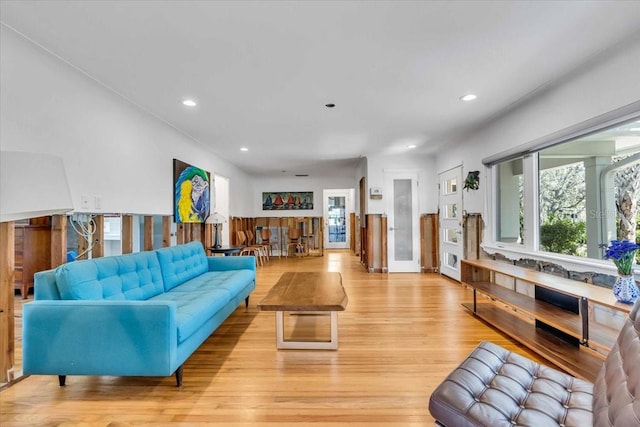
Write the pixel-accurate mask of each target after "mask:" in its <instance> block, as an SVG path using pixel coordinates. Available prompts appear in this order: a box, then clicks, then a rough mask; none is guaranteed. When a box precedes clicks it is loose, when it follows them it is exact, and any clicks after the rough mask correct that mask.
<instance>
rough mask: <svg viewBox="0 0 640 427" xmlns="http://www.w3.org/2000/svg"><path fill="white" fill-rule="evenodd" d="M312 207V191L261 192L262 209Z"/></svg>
mask: <svg viewBox="0 0 640 427" xmlns="http://www.w3.org/2000/svg"><path fill="white" fill-rule="evenodd" d="M295 209H313V191H284V192H282V191H270V192H267V193H262V210H263V211H277V210H295Z"/></svg>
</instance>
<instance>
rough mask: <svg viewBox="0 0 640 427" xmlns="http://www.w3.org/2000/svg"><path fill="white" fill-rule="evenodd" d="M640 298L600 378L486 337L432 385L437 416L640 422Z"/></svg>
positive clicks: (465, 424)
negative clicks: (572, 371) (581, 376)
mask: <svg viewBox="0 0 640 427" xmlns="http://www.w3.org/2000/svg"><path fill="white" fill-rule="evenodd" d="M639 304H640V300H639V302H637V303H636V304H635V305H634V307H633V308H632V310H631V312H630V313H629V317H628V318H627V320H626V321H625V324H624V325H623V327H622V329H621V331H620V334H619V335H618V339H617V342H616V344H615V346H614V347H613V349H611V352H610V353H609V355H608V356H607V358H606V360H605V361H604V363H603V365H602V368H601V369H600V372H599V373H598V377H597V378H596V381H595V383H594V384H591V383H590V382H587V381H584V380H581V379H578V378H575V377H572V376H571V375H568V374H566V373H564V372H560V371H558V370H556V369H553V368H550V367H547V366H544V365H540V364H538V363H536V362H534V361H532V360H530V359H527V358H526V357H523V356H520V355H518V354H515V353H512V352H510V351H508V350H506V349H504V348H502V347H500V346H498V345H495V344H492V343H490V342H486V341H485V342H481V343H480V344H479V345H478V346H477V347H476V348H475V349H474V350H473V351H472V352H471V354H470V355H469V356H468V357H467V358H466V359H465V360H464V361H463V362H462V363H461V364H460V366H458V367H457V368H456V369H455V370H454V371H453V372H451V373H450V374H449V376H448V377H447V378H446V379H445V380H444V381H443V382H442V383H441V384H440V385H439V386H438V387H437V388H436V390H435V391H434V392H433V394H432V395H431V398H430V399H429V411H430V412H431V415H432V416H433V417H434V418H435V419H436V421H437V423H438V424H440V425H443V426H446V427H479V426H491V427H501V426H510V427H511V426H531V427H545V426H566V427H588V426H597V427H611V426H616V427H633V426H640V400H636V396H637V395H640V336H639V335H640V315H639V310H640V308H639V307H640V305H639ZM639 397H640V396H639Z"/></svg>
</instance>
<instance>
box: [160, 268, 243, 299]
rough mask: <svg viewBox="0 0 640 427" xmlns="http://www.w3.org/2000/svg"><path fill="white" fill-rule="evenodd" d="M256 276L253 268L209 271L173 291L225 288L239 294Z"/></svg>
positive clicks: (233, 293) (232, 293)
mask: <svg viewBox="0 0 640 427" xmlns="http://www.w3.org/2000/svg"><path fill="white" fill-rule="evenodd" d="M254 278H255V273H254V272H253V271H252V270H229V271H209V272H206V273H204V274H202V275H200V276H198V277H194V278H193V279H191V280H189V281H187V282H185V283H183V284H182V285H180V286H178V287H176V288H173V289H172V292H194V291H196V292H198V291H200V290H202V289H212V288H216V289H224V290H226V291H228V292H229V293H230V294H231V295H236V294H239V293H240V292H241V291H242V290H243V289H244V288H246V287H247V285H248V284H249V283H251V282H252V281H253V280H254Z"/></svg>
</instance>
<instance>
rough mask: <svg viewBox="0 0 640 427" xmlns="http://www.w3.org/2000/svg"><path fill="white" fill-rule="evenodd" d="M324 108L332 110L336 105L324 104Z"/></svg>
mask: <svg viewBox="0 0 640 427" xmlns="http://www.w3.org/2000/svg"><path fill="white" fill-rule="evenodd" d="M324 106H325V107H327V108H333V107H335V106H336V104H324Z"/></svg>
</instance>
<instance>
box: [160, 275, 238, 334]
mask: <svg viewBox="0 0 640 427" xmlns="http://www.w3.org/2000/svg"><path fill="white" fill-rule="evenodd" d="M180 288H181V286H180V287H178V288H177V289H180ZM230 299H231V295H230V294H229V292H227V291H226V290H224V289H213V288H210V289H206V290H200V291H194V292H174V291H170V292H166V293H163V294H160V295H157V296H155V297H153V298H152V300H154V301H173V302H175V303H176V308H177V309H176V325H177V327H178V343H181V342H183V341H184V340H186V339H187V338H189V337H190V336H191V335H193V333H194V332H196V331H197V330H199V329H200V328H201V327H202V325H203V324H204V323H205V322H206V321H207V320H209V319H210V318H211V317H213V316H214V315H215V314H216V313H217V312H218V311H219V310H220V309H222V308H223V307H224V306H225V305H226V304H227V303H228V302H229V300H230Z"/></svg>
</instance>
